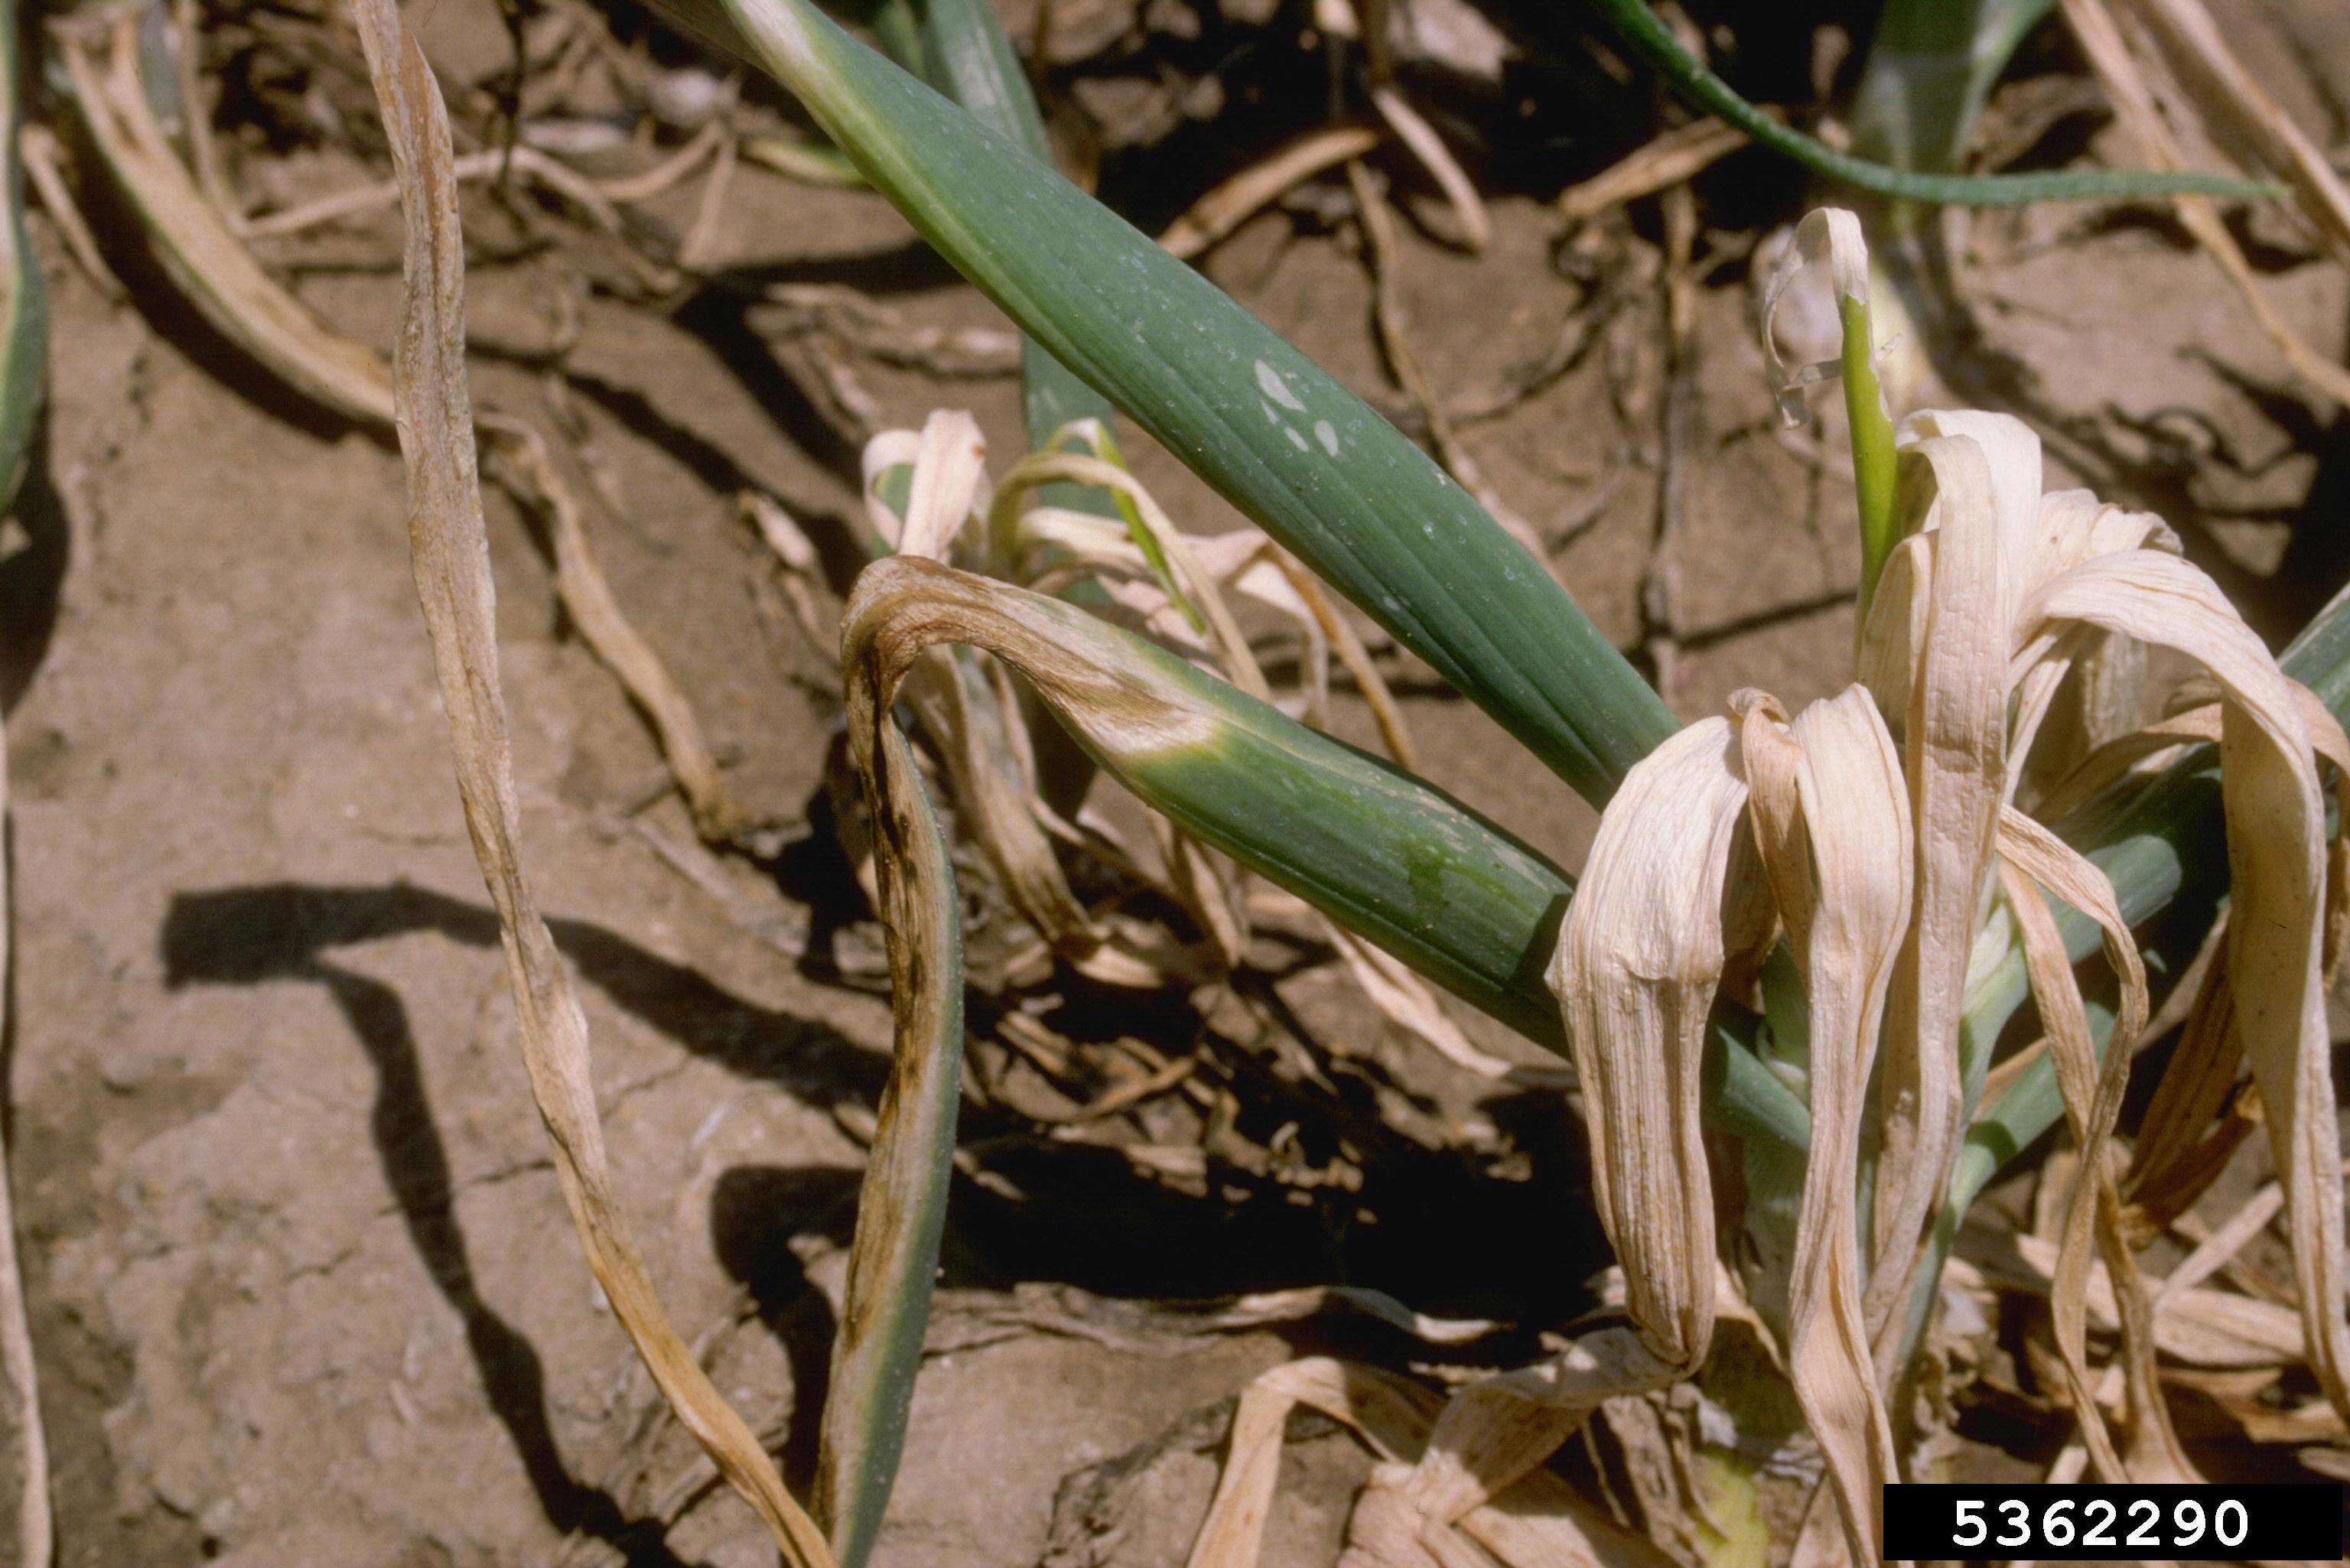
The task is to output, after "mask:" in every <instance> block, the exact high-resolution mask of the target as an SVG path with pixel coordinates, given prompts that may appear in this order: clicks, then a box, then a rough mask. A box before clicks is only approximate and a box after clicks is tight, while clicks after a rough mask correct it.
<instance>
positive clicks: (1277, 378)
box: [1256, 359, 1305, 414]
mask: <svg viewBox="0 0 2350 1568" xmlns="http://www.w3.org/2000/svg"><path fill="white" fill-rule="evenodd" d="M1256 384H1257V385H1258V386H1260V387H1262V388H1263V389H1264V395H1265V396H1266V397H1268V398H1271V399H1272V400H1274V402H1276V403H1279V404H1280V405H1281V406H1282V407H1283V408H1284V409H1292V410H1295V411H1296V412H1298V413H1301V414H1302V413H1304V412H1305V404H1304V403H1301V402H1299V401H1298V400H1297V394H1296V393H1295V392H1293V391H1291V390H1290V389H1289V383H1288V382H1286V381H1284V380H1283V379H1281V372H1280V371H1278V370H1276V369H1274V368H1273V367H1272V366H1270V365H1268V364H1266V363H1265V362H1264V361H1263V360H1262V359H1259V360H1258V361H1257V362H1256Z"/></svg>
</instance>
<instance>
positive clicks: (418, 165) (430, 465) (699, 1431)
mask: <svg viewBox="0 0 2350 1568" xmlns="http://www.w3.org/2000/svg"><path fill="white" fill-rule="evenodd" d="M352 10H353V12H354V14H355V16H356V17H357V19H358V23H359V37H360V42H361V44H362V45H363V46H364V47H365V51H366V55H367V62H368V72H369V78H371V80H372V81H373V82H374V85H375V90H376V98H377V102H378V105H379V106H380V109H381V111H382V115H383V123H384V130H385V132H386V134H387V135H388V136H389V137H390V142H391V148H392V157H393V168H394V171H395V172H396V173H397V175H398V177H399V179H400V189H401V198H402V199H401V203H400V206H401V215H402V222H403V226H404V229H405V233H406V247H405V251H404V254H403V257H402V277H403V280H404V290H403V306H402V316H401V321H400V338H399V350H398V354H397V357H396V359H395V362H394V379H393V384H394V388H395V390H396V394H397V396H396V409H397V416H398V417H397V423H398V429H399V431H400V449H401V452H402V455H403V456H404V457H405V459H406V461H407V470H408V485H409V537H410V543H411V546H412V548H413V550H414V554H415V561H416V586H417V593H418V597H419V598H420V599H421V602H422V605H423V608H424V618H425V625H426V628H427V629H428V630H429V631H430V632H431V633H432V654H433V666H434V670H435V672H436V673H437V675H438V677H439V680H440V685H441V693H442V701H443V703H444V704H445V705H446V707H447V709H448V713H449V728H450V739H451V745H452V750H453V752H454V753H455V757H456V763H457V784H458V794H459V796H460V798H461V799H462V801H463V805H464V812H465V826H466V829H467V831H468V833H469V834H470V835H471V836H472V838H473V850H474V855H475V857H476V858H477V859H478V860H479V861H480V862H481V866H482V876H483V880H484V884H485V885H486V886H487V888H488V889H489V894H490V899H491V902H492V903H493V904H494V905H495V906H496V909H497V913H498V925H499V931H500V935H501V937H502V939H503V943H504V949H505V954H506V966H507V978H508V981H509V983H510V984H511V986H512V988H513V992H514V999H515V1015H516V1021H517V1026H518V1031H519V1033H520V1036H521V1043H522V1050H523V1060H524V1064H525V1067H526V1068H527V1069H528V1071H529V1075H530V1082H531V1091H532V1095H533V1096H534V1097H535V1098H536V1101H537V1104H538V1109H539V1115H540V1116H541V1117H542V1118H543V1119H544V1120H545V1122H546V1130H547V1137H548V1141H549V1143H550V1145H551V1147H553V1149H554V1152H555V1159H556V1173H557V1175H558V1176H559V1178H560V1179H561V1181H562V1185H563V1192H564V1198H565V1200H566V1201H567V1203H568V1205H569V1206H570V1209H571V1214H572V1220H573V1223H574V1224H575V1225H576V1226H577V1229H578V1231H579V1237H580V1241H581V1244H582V1246H583V1247H584V1248H585V1250H586V1251H587V1262H588V1266H589V1267H590V1268H591V1269H592V1270H593V1271H594V1272H595V1275H596V1278H597V1281H598V1283H600V1284H601V1285H602V1286H603V1288H604V1294H605V1298H606V1300H608V1302H610V1303H611V1306H612V1311H613V1314H614V1315H615V1316H617V1317H618V1318H619V1321H620V1324H621V1326H622V1327H623V1328H624V1329H625V1330H626V1331H627V1333H628V1334H629V1339H630V1341H631V1342H632V1343H633V1344H634V1345H636V1347H637V1351H638V1354H639V1355H641V1356H642V1357H643V1358H644V1362H645V1366H646V1367H647V1369H648V1370H649V1371H650V1372H651V1374H652V1376H653V1381H654V1382H655V1383H656V1384H657V1385H658V1386H660V1390H661V1393H662V1395H663V1396H664V1397H666V1398H667V1399H668V1400H669V1402H670V1407H671V1409H672V1410H674V1411H675V1412H676V1414H677V1417H678V1419H679V1421H680V1422H681V1424H682V1425H683V1426H684V1427H685V1428H686V1429H687V1430H688V1431H690V1432H691V1433H692V1434H693V1436H694V1438H695V1440H696V1441H698V1442H700V1443H701V1444H702V1448H703V1449H704V1450H705V1451H707V1452H708V1453H709V1455H710V1457H711V1459H712V1461H713V1462H714V1463H715V1464H716V1465H717V1466H718V1469H719V1471H720V1473H722V1474H723V1475H724V1476H725V1478H726V1480H727V1481H728V1482H729V1484H731V1485H732V1486H733V1488H734V1489H735V1490H736V1491H738V1492H739V1493H741V1494H742V1496H743V1499H744V1501H747V1502H749V1503H750V1505H751V1506H752V1508H753V1509H754V1511H756V1512H757V1513H758V1514H759V1516H760V1517H761V1519H762V1520H764V1521H765V1523H766V1525H767V1527H768V1528H769V1530H770V1531H771V1532H773V1533H774V1535H775V1542H776V1544H777V1545H778V1546H779V1547H780V1548H781V1549H782V1551H783V1552H784V1554H785V1558H786V1559H787V1560H788V1561H789V1562H791V1563H794V1564H795V1565H797V1568H831V1564H832V1554H831V1552H830V1551H829V1549H828V1548H827V1546H826V1544H825V1542H824V1540H823V1538H822V1536H821V1535H819V1534H818V1533H817V1532H816V1527H815V1525H814V1524H813V1523H812V1522H810V1521H809V1520H808V1518H807V1516H806V1514H805V1513H804V1512H802V1511H801V1510H800V1508H799V1505H798V1504H797V1503H795V1501H793V1500H792V1497H791V1494H790V1493H789V1492H787V1491H786V1490H785V1489H784V1485H783V1481H782V1480H781V1478H780V1477H778V1476H777V1475H776V1473H775V1467H774V1465H773V1464H771V1463H770V1462H769V1461H768V1459H767V1457H766V1454H765V1452H764V1450H763V1449H761V1448H760V1446H759V1442H758V1439H757V1438H756V1437H755V1436H754V1434H753V1433H752V1430H751V1428H749V1427H748V1426H747V1425H746V1424H744V1422H743V1418H742V1417H740V1416H738V1415H736V1414H735V1413H734V1411H733V1409H732V1408H731V1407H729V1406H728V1405H727V1404H726V1402H725V1400H724V1399H723V1398H722V1397H720V1396H719V1394H718V1391H717V1389H716V1388H714V1387H713V1386H712V1385H711V1382H710V1379H709V1376H708V1375H706V1374H705V1373H704V1372H703V1371H702V1367H701V1366H700V1364H699V1363H697V1362H696V1361H695V1360H694V1357H693V1353H692V1352H691V1349H690V1348H688V1346H687V1345H686V1344H685V1342H684V1341H683V1340H682V1339H681V1338H680V1337H679V1335H678V1333H677V1331H676V1329H675V1328H673V1327H671V1324H670V1322H669V1319H668V1316H667V1315H666V1314H664V1313H663V1311H662V1310H661V1305H660V1298H659V1296H658V1295H657V1294H656V1293H655V1292H654V1289H653V1284H652V1281H651V1278H650V1275H649V1274H648V1272H646V1268H645V1263H644V1260H643V1257H642V1255H641V1254H640V1253H639V1251H638V1248H637V1245H636V1241H635V1239H634V1238H633V1236H632V1235H631V1234H630V1233H629V1227H628V1223H627V1220H626V1219H625V1218H624V1216H623V1215H622V1213H621V1210H620V1206H619V1199H618V1198H617V1196H616V1195H615V1193H614V1192H613V1190H612V1183H611V1172H610V1169H609V1167H608V1162H607V1159H606V1156H605V1150H604V1137H603V1126H602V1122H601V1119H600V1117H599V1116H598V1111H597V1108H596V1095H595V1085H594V1081H593V1077H592V1075H591V1072H590V1064H589V1059H588V1050H587V1019H586V1017H585V1015H584V1014H583V1013H582V1012H581V1011H580V1007H579V998H578V994H577V990H576V989H575V987H574V985H573V983H572V981H571V977H570V973H569V971H567V969H566V968H565V966H564V962H563V958H562V955H561V954H560V953H559V952H558V951H557V950H556V946H555V941H554V939H553V937H552V936H550V935H549V934H548V931H547V929H546V920H545V919H543V918H541V916H540V914H539V912H538V907H537V905H536V901H535V900H534V899H533V898H532V897H531V892H530V888H529V886H528V884H527V882H526V881H525V877H524V875H523V870H522V862H521V852H520V845H519V838H520V828H521V822H520V811H519V808H518V807H517V805H516V803H515V786H514V764H513V755H512V751H511V747H510V744H509V742H508V740H507V732H506V714H505V700H504V695H503V694H502V693H501V691H499V687H498V659H497V643H496V635H495V629H494V608H493V595H494V589H493V586H492V583H491V578H490V559H489V544H488V537H487V533H486V530H485V527H484V522H483V517H482V504H481V490H480V484H479V482H478V480H477V478H476V476H475V457H474V449H473V411H472V406H471V401H472V400H471V398H470V396H469V394H468V391H467V389H466V381H465V363H464V313H463V289H464V251H463V242H462V240H461V238H460V235H459V232H458V220H457V205H456V176H455V173H454V171H453V169H452V150H451V148H450V145H449V126H448V119H447V115H446V112H445V110H444V109H442V103H441V93H440V88H438V87H437V86H436V85H435V84H434V82H433V79H432V68H431V67H429V66H427V65H426V64H425V62H424V57H423V55H422V53H421V51H420V50H419V49H418V48H417V47H416V45H415V41H414V40H413V39H412V38H411V37H410V36H409V35H408V33H407V31H406V29H405V28H404V27H403V26H401V24H400V15H399V12H398V11H397V10H396V9H395V8H394V7H393V5H392V4H391V0H354V4H353V6H352Z"/></svg>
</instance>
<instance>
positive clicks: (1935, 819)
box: [1861, 434, 2038, 1377]
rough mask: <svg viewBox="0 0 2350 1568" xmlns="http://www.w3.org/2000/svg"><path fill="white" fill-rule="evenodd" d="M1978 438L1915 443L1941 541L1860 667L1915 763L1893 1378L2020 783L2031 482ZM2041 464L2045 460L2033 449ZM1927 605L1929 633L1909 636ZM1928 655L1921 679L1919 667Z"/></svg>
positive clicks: (1895, 1026)
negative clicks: (2019, 522)
mask: <svg viewBox="0 0 2350 1568" xmlns="http://www.w3.org/2000/svg"><path fill="white" fill-rule="evenodd" d="M2037 469H2038V463H2037V453H2036V452H2035V453H2034V462H2033V470H2034V473H2035V476H2036V473H2037ZM1901 482H1902V496H1903V504H1902V507H1901V515H1903V516H1904V517H1908V518H1915V519H1917V522H1916V524H1915V525H1914V527H1913V529H1912V532H1915V533H1917V534H1919V535H1924V536H1929V537H1930V540H1931V544H1930V555H1929V554H1928V553H1927V548H1928V547H1927V546H1925V545H1922V544H1920V545H1918V547H1917V548H1915V549H1913V548H1912V547H1911V545H1907V544H1905V545H1903V546H1902V547H1901V548H1899V549H1897V550H1896V551H1895V552H1894V554H1893V556H1892V557H1891V559H1890V560H1888V562H1887V570H1886V574H1885V582H1886V583H1887V584H1891V583H1892V582H1893V581H1894V579H1895V574H1896V567H1897V564H1898V563H1902V562H1903V561H1904V559H1905V557H1906V558H1907V559H1908V563H1909V565H1908V566H1903V567H1901V569H1902V570H1903V571H1905V572H1908V571H1912V570H1915V569H1916V568H1917V567H1918V566H1922V565H1924V564H1925V563H1927V562H1928V561H1930V573H1929V574H1928V575H1927V576H1926V577H1925V580H1924V581H1923V582H1922V583H1921V584H1920V585H1919V587H1918V591H1916V592H1914V593H1911V592H1897V591H1888V590H1887V588H1886V587H1880V591H1879V593H1878V595H1877V600H1876V603H1875V606H1874V607H1873V608H1872V610H1871V613H1870V617H1869V624H1868V627H1867V628H1866V630H1865V632H1864V634H1863V639H1862V640H1863V646H1864V649H1867V648H1868V647H1869V646H1871V645H1876V646H1877V647H1880V648H1882V647H1884V646H1887V645H1888V644H1889V643H1891V642H1893V641H1896V640H1905V641H1906V642H1907V643H1908V654H1907V656H1906V657H1901V658H1897V659H1882V658H1880V659H1870V658H1868V657H1866V654H1865V655H1864V658H1863V659H1862V660H1861V665H1862V670H1863V673H1864V679H1870V678H1872V677H1874V678H1876V679H1877V680H1885V681H1886V684H1885V685H1883V686H1880V687H1877V689H1876V695H1877V701H1878V703H1879V704H1880V706H1882V707H1883V708H1884V709H1885V710H1886V711H1888V712H1898V713H1902V714H1903V715H1905V723H1904V726H1903V742H1902V744H1903V764H1904V771H1905V773H1906V774H1907V776H1908V784H1909V792H1910V795H1909V813H1910V820H1911V823H1912V825H1913V832H1914V834H1915V836H1916V840H1917V848H1916V882H1915V888H1916V891H1915V894H1914V898H1915V910H1916V912H1915V915H1914V916H1913V918H1912V920H1911V924H1910V929H1909V935H1908V940H1907V942H1906V943H1905V944H1904V946H1903V949H1902V955H1901V963H1900V966H1899V968H1898V970H1897V971H1895V978H1894V986H1893V993H1892V1000H1891V1003H1890V1006H1889V1008H1888V1011H1887V1021H1886V1041H1885V1044H1884V1046H1883V1048H1882V1049H1881V1051H1880V1052H1879V1055H1878V1061H1879V1088H1878V1095H1879V1101H1878V1111H1879V1114H1880V1116H1881V1117H1882V1120H1883V1137H1882V1143H1881V1146H1880V1152H1879V1156H1878V1164H1877V1195H1876V1207H1875V1211H1874V1212H1875V1230H1874V1238H1873V1241H1872V1243H1871V1246H1870V1263H1869V1276H1868V1290H1867V1310H1868V1317H1869V1322H1870V1324H1871V1325H1872V1332H1873V1333H1875V1334H1877V1344H1878V1349H1879V1356H1880V1359H1879V1366H1878V1371H1879V1375H1880V1377H1881V1376H1883V1375H1884V1374H1885V1373H1886V1372H1887V1371H1889V1370H1890V1368H1889V1367H1888V1366H1887V1365H1886V1362H1885V1357H1886V1356H1887V1355H1890V1354H1891V1352H1892V1350H1893V1347H1894V1346H1895V1345H1896V1344H1897V1342H1898V1337H1899V1334H1898V1329H1894V1332H1892V1333H1889V1334H1888V1332H1887V1330H1888V1329H1889V1328H1893V1325H1894V1324H1897V1323H1898V1319H1899V1317H1900V1314H1899V1311H1898V1309H1899V1307H1900V1306H1901V1305H1902V1303H1906V1302H1907V1301H1908V1293H1909V1275H1910V1272H1911V1268H1910V1263H1911V1260H1912V1259H1913V1258H1914V1257H1915V1256H1916V1255H1917V1253H1918V1248H1919V1246H1920V1245H1921V1243H1922V1241H1923V1238H1924V1234H1925V1229H1926V1226H1927V1224H1928V1222H1929V1217H1930V1216H1931V1215H1932V1214H1933V1213H1934V1212H1935V1211H1936V1210H1937V1209H1938V1208H1939V1205H1940V1203H1941V1199H1942V1194H1943V1192H1944V1191H1945V1190H1946V1189H1947V1188H1948V1186H1949V1183H1950V1166H1951V1163H1952V1161H1953V1159H1954V1158H1955V1157H1956V1154H1957V1150H1958V1139H1959V1131H1960V1128H1959V1117H1960V1110H1961V1103H1962V1085H1961V1083H1960V1069H1959V1062H1958V1028H1959V1018H1960V1012H1961V1011H1962V1008H1963V1003H1964V994H1963V993H1964V991H1965V985H1966V971H1967V961H1968V956H1969V954H1970V951H1971V950H1972V948H1973V944H1974V929H1975V920H1976V918H1977V915H1978V913H1979V911H1980V909H1981V900H1982V895H1983V888H1984V884H1985V879H1986V877H1988V875H1989V873H1990V870H1991V834H1992V828H1993V825H1994V823H1995V821H1996V818H1997V815H1998V809H1999V805H2000V800H2001V797H2002V792H2003V789H2004V785H2005V780H2006V763H2007V753H2006V741H2007V729H2006V726H2007V659H2008V638H2007V629H2006V622H2005V621H2004V620H2003V619H2002V615H2001V610H2002V607H2003V606H2004V605H2006V604H2007V602H2008V589H2007V568H2006V563H2005V560H2004V558H2003V552H2002V543H2003V540H2004V538H2005V537H2006V536H2007V535H2008V534H2009V533H2010V531H2011V526H2012V525H2011V522H2010V514H2011V513H2012V497H2013V496H2014V494H2015V493H2016V490H2017V486H2016V484H2015V483H2014V482H2013V481H2012V480H2003V479H2002V477H2001V476H1999V475H1997V474H1995V473H1994V472H1993V469H1992V464H1991V454H1990V453H1988V452H1985V450H1984V449H1983V447H1982V446H1981V444H1980V442H1979V441H1977V440H1976V439H1975V438H1974V437H1973V436H1971V435H1965V434H1952V435H1930V434H1929V435H1924V436H1921V437H1917V438H1915V439H1913V440H1912V441H1910V443H1909V444H1908V446H1907V447H1905V448H1904V449H1903V455H1902V470H1901ZM1913 609H1922V611H1923V621H1922V624H1919V625H1917V626H1916V627H1915V628H1914V629H1908V630H1906V631H1905V632H1904V633H1903V634H1901V635H1900V636H1899V637H1898V638H1897V637H1895V636H1893V635H1889V634H1888V631H1887V628H1904V627H1906V626H1907V623H1908V614H1909V613H1910V612H1911V611H1912V610H1913ZM1911 659H1914V660H1915V665H1916V669H1915V672H1914V673H1912V671H1911V670H1909V669H1908V665H1909V663H1910V661H1911Z"/></svg>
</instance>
